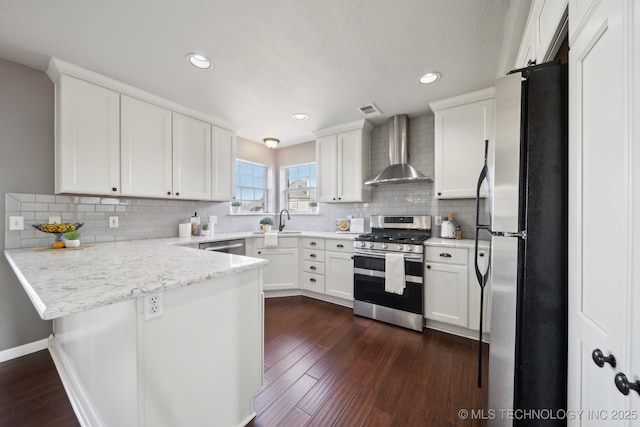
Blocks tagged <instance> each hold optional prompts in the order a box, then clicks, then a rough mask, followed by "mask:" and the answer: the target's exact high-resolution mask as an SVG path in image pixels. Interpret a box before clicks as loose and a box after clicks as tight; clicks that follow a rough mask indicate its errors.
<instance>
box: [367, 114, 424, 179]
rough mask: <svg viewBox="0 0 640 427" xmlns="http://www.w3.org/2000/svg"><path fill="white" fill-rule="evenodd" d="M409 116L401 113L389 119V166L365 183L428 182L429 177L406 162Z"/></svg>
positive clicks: (407, 156) (407, 155)
mask: <svg viewBox="0 0 640 427" xmlns="http://www.w3.org/2000/svg"><path fill="white" fill-rule="evenodd" d="M408 158H409V117H407V115H406V114H401V115H397V116H393V117H391V119H389V163H390V165H389V167H387V168H386V169H385V170H383V171H382V172H380V173H379V174H378V176H376V177H375V178H373V179H372V180H370V181H367V182H365V185H381V184H398V183H403V182H417V181H427V182H430V181H431V178H429V177H428V176H425V175H424V174H423V173H422V172H420V171H418V170H417V169H416V168H414V167H413V166H411V165H410V164H409V163H408Z"/></svg>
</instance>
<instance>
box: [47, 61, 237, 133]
mask: <svg viewBox="0 0 640 427" xmlns="http://www.w3.org/2000/svg"><path fill="white" fill-rule="evenodd" d="M46 73H47V75H48V76H49V78H50V79H51V81H52V82H53V83H56V82H57V81H58V79H59V78H60V74H66V75H69V76H72V77H75V78H78V79H81V80H85V81H88V82H90V83H93V84H96V85H99V86H102V87H104V88H106V89H111V90H113V91H116V92H119V93H121V94H124V95H128V96H131V97H133V98H137V99H139V100H141V101H146V102H149V103H151V104H155V105H157V106H158V107H163V108H166V109H168V110H171V111H175V112H177V113H181V114H184V115H185V116H189V117H192V118H194V119H198V120H202V121H204V122H207V123H210V124H212V125H214V126H217V127H220V128H223V129H227V130H229V131H232V132H234V133H235V132H236V130H237V126H235V125H233V124H231V123H229V122H226V121H224V120H221V119H217V118H214V117H211V116H208V115H206V114H203V113H200V112H199V111H196V110H192V109H191V108H189V107H185V106H184V105H181V104H178V103H176V102H173V101H169V100H167V99H164V98H161V97H159V96H157V95H153V94H151V93H149V92H145V91H144V90H142V89H138V88H137V87H134V86H131V85H128V84H126V83H122V82H120V81H118V80H115V79H112V78H111V77H107V76H105V75H103V74H100V73H96V72H95V71H90V70H86V69H84V68H82V67H79V66H77V65H73V64H71V63H68V62H66V61H63V60H61V59H58V58H54V57H52V58H51V60H50V61H49V67H48V68H47V71H46Z"/></svg>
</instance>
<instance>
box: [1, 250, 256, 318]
mask: <svg viewBox="0 0 640 427" xmlns="http://www.w3.org/2000/svg"><path fill="white" fill-rule="evenodd" d="M184 240H186V239H179V238H169V239H152V240H132V241H123V242H114V243H100V244H96V245H94V246H87V247H86V248H85V249H84V250H63V249H61V250H58V251H47V252H40V251H37V250H34V249H16V250H7V251H4V253H5V256H6V258H7V260H8V261H9V264H10V265H11V267H12V268H13V270H14V272H15V273H16V276H17V277H18V279H19V280H20V283H22V286H23V287H24V289H25V291H26V292H27V295H28V296H29V298H30V299H31V302H32V303H33V305H34V306H35V307H36V310H37V311H38V314H39V315H40V317H42V318H43V319H45V320H46V319H55V318H57V317H62V316H65V315H67V314H72V313H79V312H82V311H86V310H90V309H93V308H97V307H102V306H105V305H109V304H113V303H117V302H121V301H125V300H129V299H132V298H136V297H138V296H141V295H143V294H145V293H152V292H157V291H165V290H169V289H175V288H180V287H183V286H187V285H190V284H193V283H198V282H202V281H205V280H208V279H212V278H215V277H222V276H226V275H229V274H234V273H239V272H241V271H245V270H250V269H254V268H259V267H261V266H263V265H266V264H267V261H266V260H262V259H257V258H251V257H244V256H239V255H229V254H223V253H219V252H208V251H201V250H196V249H192V248H186V247H180V245H181V244H183V243H184Z"/></svg>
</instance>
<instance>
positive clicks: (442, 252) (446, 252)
mask: <svg viewBox="0 0 640 427" xmlns="http://www.w3.org/2000/svg"><path fill="white" fill-rule="evenodd" d="M425 249H426V253H425V260H426V261H427V262H439V263H443V264H460V265H467V262H468V259H467V256H468V255H467V254H468V251H467V249H461V248H447V247H444V246H427V247H426V248H425Z"/></svg>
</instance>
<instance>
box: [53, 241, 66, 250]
mask: <svg viewBox="0 0 640 427" xmlns="http://www.w3.org/2000/svg"><path fill="white" fill-rule="evenodd" d="M62 248H64V242H55V243H54V244H53V249H62Z"/></svg>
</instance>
